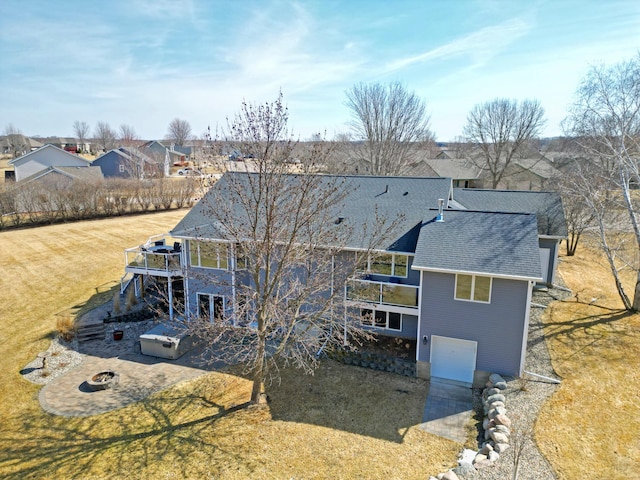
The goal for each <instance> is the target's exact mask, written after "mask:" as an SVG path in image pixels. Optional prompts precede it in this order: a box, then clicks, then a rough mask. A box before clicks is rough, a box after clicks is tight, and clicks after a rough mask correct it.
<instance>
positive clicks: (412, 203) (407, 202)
mask: <svg viewBox="0 0 640 480" xmlns="http://www.w3.org/2000/svg"><path fill="white" fill-rule="evenodd" d="M250 175H254V176H255V175H256V174H252V173H242V172H227V173H225V174H224V175H223V176H222V178H221V179H220V180H218V182H216V184H215V185H214V186H213V187H212V188H211V190H209V192H208V193H207V194H206V195H205V196H204V197H203V198H202V199H201V200H200V202H198V204H197V205H196V206H194V207H193V208H192V209H191V211H190V212H189V213H188V214H187V215H186V216H185V217H184V218H183V219H182V221H180V223H178V225H176V227H175V228H174V229H173V230H172V232H171V233H172V235H174V236H177V237H194V238H209V239H224V238H225V237H224V233H223V228H222V225H219V224H218V225H216V223H215V222H214V221H213V220H215V219H214V218H212V215H211V211H212V208H215V202H216V199H222V198H233V195H225V190H228V189H229V187H230V182H238V181H240V182H243V181H246V182H248V181H249V176H250ZM318 177H319V179H320V181H321V182H324V183H326V184H327V186H329V185H332V184H334V183H335V182H336V181H339V182H345V183H344V185H345V187H346V189H347V190H348V193H347V196H346V198H345V199H344V201H343V202H342V204H341V205H340V206H337V207H335V208H334V209H333V210H334V211H333V212H331V217H332V218H336V219H337V218H342V222H345V224H346V225H348V226H349V228H350V229H351V235H350V238H349V239H348V241H347V244H346V245H345V246H346V247H347V248H363V247H364V246H366V245H367V242H368V238H366V237H367V236H368V235H369V234H370V233H371V232H370V229H371V226H372V225H375V224H376V219H379V218H383V219H384V220H385V222H386V225H390V224H391V223H392V222H395V225H394V229H393V231H392V232H390V234H389V236H388V241H387V242H385V245H382V246H380V248H381V249H385V250H393V251H405V252H412V251H413V249H414V248H415V243H416V241H417V232H418V230H417V229H416V227H417V226H418V225H420V224H421V223H422V220H423V217H424V212H425V211H426V210H427V209H428V208H429V207H437V206H438V199H440V198H442V199H444V200H445V202H446V201H447V200H448V198H449V196H450V192H451V179H449V178H429V177H422V178H416V177H375V176H358V175H355V176H336V175H319V176H318ZM288 178H289V179H290V181H292V182H295V181H296V179H297V178H298V175H288ZM231 207H232V208H234V206H233V205H231ZM241 210H242V209H241V207H238V208H237V212H238V215H242V211H241ZM367 226H368V228H367ZM367 232H369V233H367Z"/></svg>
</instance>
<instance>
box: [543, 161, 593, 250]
mask: <svg viewBox="0 0 640 480" xmlns="http://www.w3.org/2000/svg"><path fill="white" fill-rule="evenodd" d="M574 162H575V164H574V165H573V167H572V168H571V169H569V170H567V171H565V172H564V173H563V174H562V175H561V176H559V177H558V178H554V179H553V181H552V183H551V184H552V185H553V186H554V190H555V191H557V192H558V193H560V195H561V196H562V206H563V209H564V217H565V220H566V222H567V230H568V233H569V236H568V238H567V239H566V241H565V242H566V247H567V248H566V251H567V256H568V257H572V256H573V255H575V253H576V249H577V248H578V243H579V242H580V238H581V237H582V235H583V234H584V233H585V232H586V231H587V230H589V229H590V228H591V227H592V226H594V224H595V219H596V216H595V214H594V211H593V209H592V208H591V207H590V206H589V202H588V201H587V200H585V198H584V193H585V191H584V189H583V188H582V186H583V183H584V180H585V178H584V175H583V173H582V172H583V168H582V167H581V165H580V163H579V162H577V161H576V160H574Z"/></svg>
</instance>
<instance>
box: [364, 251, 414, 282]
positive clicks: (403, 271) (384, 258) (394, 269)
mask: <svg viewBox="0 0 640 480" xmlns="http://www.w3.org/2000/svg"><path fill="white" fill-rule="evenodd" d="M408 270H409V255H407V254H404V253H383V254H381V255H377V256H375V257H372V258H369V260H368V262H367V272H368V273H372V274H374V275H387V276H389V277H407V274H408Z"/></svg>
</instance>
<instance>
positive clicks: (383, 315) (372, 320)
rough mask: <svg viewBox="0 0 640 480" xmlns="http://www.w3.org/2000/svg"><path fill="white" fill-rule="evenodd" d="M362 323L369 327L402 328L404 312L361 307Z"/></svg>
mask: <svg viewBox="0 0 640 480" xmlns="http://www.w3.org/2000/svg"><path fill="white" fill-rule="evenodd" d="M360 323H361V324H362V325H365V326H367V327H376V328H384V329H385V330H396V331H401V330H402V314H401V313H398V312H385V311H384V310H371V309H369V308H361V309H360Z"/></svg>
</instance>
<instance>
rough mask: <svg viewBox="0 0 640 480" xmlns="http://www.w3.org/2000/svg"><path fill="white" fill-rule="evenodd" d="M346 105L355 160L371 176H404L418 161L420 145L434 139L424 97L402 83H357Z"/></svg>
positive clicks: (348, 94) (348, 92)
mask: <svg viewBox="0 0 640 480" xmlns="http://www.w3.org/2000/svg"><path fill="white" fill-rule="evenodd" d="M346 95H347V100H346V106H347V107H348V108H349V109H350V110H351V115H352V120H351V122H350V125H351V130H352V133H353V140H355V141H356V142H362V143H360V144H356V147H357V148H356V150H355V160H356V161H357V162H359V163H363V164H364V165H365V168H366V170H367V173H369V174H371V175H401V174H402V173H404V172H405V171H406V170H407V168H408V166H409V165H410V164H411V163H413V161H414V160H415V155H416V152H417V151H418V150H419V146H420V145H419V144H420V143H422V142H425V141H431V140H432V139H433V134H432V133H431V132H430V130H429V120H430V118H429V115H428V114H427V107H426V103H425V102H424V100H422V99H421V98H420V97H418V96H417V95H416V94H415V93H414V92H410V91H408V90H407V89H406V88H405V87H404V86H403V85H402V84H401V83H398V82H393V83H390V84H388V85H383V84H381V83H371V84H365V83H360V84H358V85H354V86H353V87H351V89H349V90H347V92H346Z"/></svg>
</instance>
